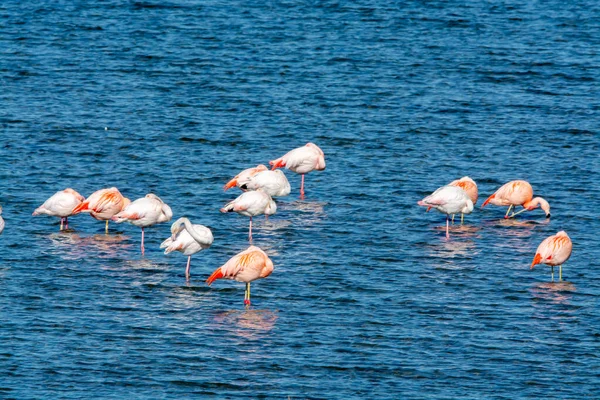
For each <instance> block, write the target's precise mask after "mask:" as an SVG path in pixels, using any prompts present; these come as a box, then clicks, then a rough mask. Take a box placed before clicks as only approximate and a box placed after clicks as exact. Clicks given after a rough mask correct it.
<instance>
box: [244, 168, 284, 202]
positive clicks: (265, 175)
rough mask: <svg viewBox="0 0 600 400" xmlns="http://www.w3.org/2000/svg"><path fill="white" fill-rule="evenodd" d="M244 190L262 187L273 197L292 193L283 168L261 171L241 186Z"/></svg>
mask: <svg viewBox="0 0 600 400" xmlns="http://www.w3.org/2000/svg"><path fill="white" fill-rule="evenodd" d="M240 188H241V189H242V190H258V189H262V190H263V191H264V192H265V193H268V194H269V195H270V196H271V197H282V196H287V195H288V194H290V191H291V187H290V183H289V182H288V180H287V178H286V177H285V174H284V173H283V172H282V171H281V170H276V171H268V170H267V171H261V172H259V173H257V174H255V175H253V176H251V177H250V178H248V180H247V181H246V183H244V184H243V185H241V186H240Z"/></svg>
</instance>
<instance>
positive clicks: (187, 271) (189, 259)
mask: <svg viewBox="0 0 600 400" xmlns="http://www.w3.org/2000/svg"><path fill="white" fill-rule="evenodd" d="M191 261H192V256H191V255H190V256H188V262H187V266H186V267H185V280H186V281H189V280H190V262H191Z"/></svg>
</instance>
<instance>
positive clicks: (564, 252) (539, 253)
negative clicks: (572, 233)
mask: <svg viewBox="0 0 600 400" xmlns="http://www.w3.org/2000/svg"><path fill="white" fill-rule="evenodd" d="M572 250H573V243H572V242H571V238H570V237H569V235H567V233H566V232H565V231H560V232H558V233H557V234H556V235H553V236H549V237H547V238H546V239H544V241H543V242H542V243H540V245H539V246H538V248H537V250H536V252H535V257H534V258H533V262H532V263H531V268H530V269H533V267H534V266H535V265H537V264H546V265H549V266H551V267H552V282H554V267H555V266H557V265H558V266H559V272H558V280H559V281H562V264H563V263H564V262H565V261H567V260H568V259H569V257H571V251H572Z"/></svg>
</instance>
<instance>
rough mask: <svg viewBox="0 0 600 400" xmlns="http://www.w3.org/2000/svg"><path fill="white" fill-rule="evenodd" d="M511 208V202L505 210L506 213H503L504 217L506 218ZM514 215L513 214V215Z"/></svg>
mask: <svg viewBox="0 0 600 400" xmlns="http://www.w3.org/2000/svg"><path fill="white" fill-rule="evenodd" d="M512 208H513V206H512V204H511V205H510V206H508V210H506V214H505V215H504V218H508V213H509V212H510V210H511V209H512ZM513 216H514V215H513Z"/></svg>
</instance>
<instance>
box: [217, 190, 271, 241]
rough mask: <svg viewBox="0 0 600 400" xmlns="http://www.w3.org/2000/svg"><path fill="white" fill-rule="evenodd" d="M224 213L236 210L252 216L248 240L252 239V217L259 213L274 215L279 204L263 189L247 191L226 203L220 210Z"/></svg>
mask: <svg viewBox="0 0 600 400" xmlns="http://www.w3.org/2000/svg"><path fill="white" fill-rule="evenodd" d="M220 211H221V212H222V213H228V212H231V211H234V212H236V213H238V214H241V215H245V216H246V217H250V229H249V232H248V240H250V241H252V217H256V216H257V215H261V214H265V215H273V214H275V212H277V205H276V204H275V202H274V201H273V199H272V198H271V196H269V194H268V193H265V192H264V191H263V190H262V189H259V190H255V191H251V192H245V193H242V194H241V195H240V196H238V197H237V198H236V199H235V200H233V201H230V202H229V203H227V204H225V206H224V207H223V208H221V210H220Z"/></svg>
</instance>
